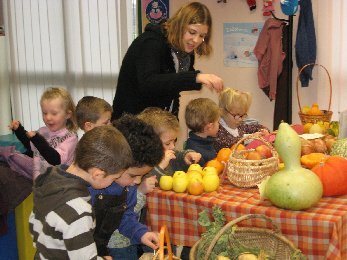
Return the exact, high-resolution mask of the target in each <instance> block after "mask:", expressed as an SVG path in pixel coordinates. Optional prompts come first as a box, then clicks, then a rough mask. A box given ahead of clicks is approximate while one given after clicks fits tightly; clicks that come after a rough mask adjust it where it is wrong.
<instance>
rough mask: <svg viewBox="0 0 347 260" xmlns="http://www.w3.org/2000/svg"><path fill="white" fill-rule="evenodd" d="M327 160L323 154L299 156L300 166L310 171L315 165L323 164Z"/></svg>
mask: <svg viewBox="0 0 347 260" xmlns="http://www.w3.org/2000/svg"><path fill="white" fill-rule="evenodd" d="M327 158H328V156H327V155H325V154H324V153H310V154H306V155H303V156H301V159H300V161H301V164H302V165H303V166H305V167H306V168H308V169H312V168H313V167H314V166H316V165H317V164H319V163H321V162H324V161H325V160H326V159H327Z"/></svg>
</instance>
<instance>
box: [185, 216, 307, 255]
mask: <svg viewBox="0 0 347 260" xmlns="http://www.w3.org/2000/svg"><path fill="white" fill-rule="evenodd" d="M253 218H258V219H262V220H265V221H266V222H267V223H270V224H271V226H272V229H267V228H256V227H237V224H238V223H240V222H242V221H245V220H248V219H253ZM231 228H233V230H234V232H231V234H230V235H229V246H230V247H231V248H233V247H234V248H235V247H236V248H237V247H239V246H240V244H241V245H243V246H244V247H248V248H258V249H260V250H262V251H263V252H265V253H268V254H271V256H272V258H271V259H281V260H290V259H297V260H300V259H306V257H305V256H304V255H303V254H302V252H301V251H300V250H299V249H298V248H297V247H296V246H295V245H294V244H293V243H292V242H291V241H289V240H288V239H287V238H286V237H285V236H283V235H282V234H281V232H280V230H279V229H278V227H277V226H276V224H275V223H273V221H272V220H271V219H270V218H268V217H267V216H265V215H260V214H249V215H244V216H242V217H239V218H237V219H235V220H233V221H230V222H229V223H228V224H226V225H225V226H224V227H223V228H222V229H221V230H220V231H219V232H218V233H217V234H216V235H215V237H214V238H213V240H212V242H211V244H210V246H209V247H208V249H207V251H206V254H205V257H204V259H197V257H196V254H197V249H198V245H199V242H200V240H199V241H198V242H196V243H195V245H194V246H193V247H192V249H191V251H190V254H189V260H207V259H209V257H210V255H211V253H212V251H213V248H214V246H215V245H216V243H217V241H218V239H219V238H220V237H221V236H222V235H223V234H224V233H225V232H226V231H228V230H229V231H230V230H231Z"/></svg>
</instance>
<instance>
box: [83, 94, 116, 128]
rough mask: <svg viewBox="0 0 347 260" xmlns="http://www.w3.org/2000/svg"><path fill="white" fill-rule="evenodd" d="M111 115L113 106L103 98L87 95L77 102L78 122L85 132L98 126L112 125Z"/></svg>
mask: <svg viewBox="0 0 347 260" xmlns="http://www.w3.org/2000/svg"><path fill="white" fill-rule="evenodd" d="M111 116H112V106H111V105H110V104H109V103H107V101H106V100H104V99H102V98H98V97H93V96H85V97H83V98H81V99H80V100H79V101H78V103H77V106H76V117H77V124H78V126H79V128H81V129H82V130H83V131H84V132H87V131H89V130H91V129H93V128H94V127H96V126H100V125H110V124H111Z"/></svg>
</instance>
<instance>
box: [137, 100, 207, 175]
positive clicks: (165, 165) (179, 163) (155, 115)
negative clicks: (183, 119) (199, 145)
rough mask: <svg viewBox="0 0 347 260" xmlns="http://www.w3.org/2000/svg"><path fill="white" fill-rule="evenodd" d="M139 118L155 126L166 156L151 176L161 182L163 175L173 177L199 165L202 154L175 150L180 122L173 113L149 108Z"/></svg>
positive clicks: (155, 167)
mask: <svg viewBox="0 0 347 260" xmlns="http://www.w3.org/2000/svg"><path fill="white" fill-rule="evenodd" d="M138 118H140V119H142V120H143V121H144V122H146V123H147V124H149V125H151V126H153V128H154V131H155V132H156V133H157V135H158V136H159V137H160V140H161V142H162V145H163V148H164V152H165V156H164V158H163V160H162V161H161V162H160V163H159V164H158V165H156V166H154V168H153V170H152V171H151V172H150V174H149V176H153V175H155V176H157V180H158V181H159V179H160V177H161V176H163V175H171V176H172V175H173V174H174V172H175V171H178V170H180V171H182V170H183V171H186V170H187V169H188V167H189V165H190V164H192V163H197V162H199V161H200V159H201V154H199V153H197V152H195V151H194V150H183V151H177V150H175V145H176V140H177V136H178V132H179V122H178V120H177V117H176V116H174V115H173V114H172V113H170V112H168V111H166V110H163V109H161V108H157V107H149V108H146V109H145V110H143V111H142V112H141V113H140V114H139V115H138Z"/></svg>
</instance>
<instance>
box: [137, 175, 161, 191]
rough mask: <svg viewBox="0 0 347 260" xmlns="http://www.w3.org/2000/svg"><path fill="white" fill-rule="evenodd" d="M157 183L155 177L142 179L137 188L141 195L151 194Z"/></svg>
mask: <svg viewBox="0 0 347 260" xmlns="http://www.w3.org/2000/svg"><path fill="white" fill-rule="evenodd" d="M157 183H158V181H157V176H151V177H148V178H143V179H142V182H141V183H140V185H139V187H138V188H137V189H138V191H140V192H141V193H142V194H147V193H149V192H152V191H153V190H154V188H155V185H156V184H157Z"/></svg>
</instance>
